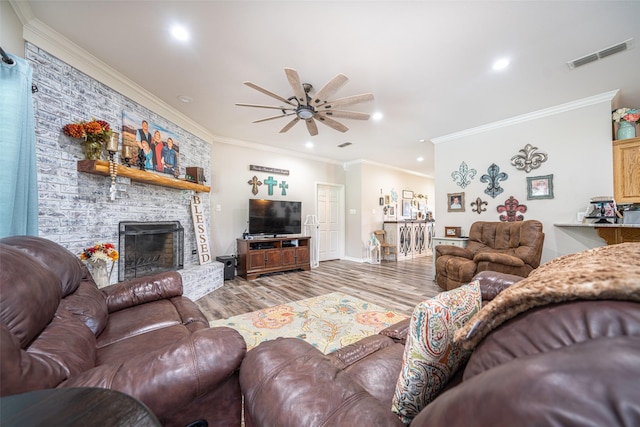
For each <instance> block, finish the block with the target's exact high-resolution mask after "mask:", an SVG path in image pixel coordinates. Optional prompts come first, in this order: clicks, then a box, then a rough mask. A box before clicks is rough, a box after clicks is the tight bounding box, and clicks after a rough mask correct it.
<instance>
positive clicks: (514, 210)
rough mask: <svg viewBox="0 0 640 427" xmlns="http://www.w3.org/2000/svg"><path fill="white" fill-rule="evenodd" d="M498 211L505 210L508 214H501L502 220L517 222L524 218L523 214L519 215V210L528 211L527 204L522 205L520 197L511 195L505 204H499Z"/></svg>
mask: <svg viewBox="0 0 640 427" xmlns="http://www.w3.org/2000/svg"><path fill="white" fill-rule="evenodd" d="M497 209H498V212H505V213H506V215H500V221H502V222H516V221H522V220H524V217H523V216H522V215H518V212H522V213H525V212H526V211H527V206H526V205H521V204H520V202H518V199H516V198H514V197H513V196H510V197H509V198H508V199H507V200H506V201H505V202H504V205H500V206H498V208H497Z"/></svg>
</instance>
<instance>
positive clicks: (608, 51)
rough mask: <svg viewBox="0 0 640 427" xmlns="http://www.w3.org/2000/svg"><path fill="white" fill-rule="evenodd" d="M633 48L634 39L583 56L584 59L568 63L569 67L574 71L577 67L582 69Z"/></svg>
mask: <svg viewBox="0 0 640 427" xmlns="http://www.w3.org/2000/svg"><path fill="white" fill-rule="evenodd" d="M632 47H633V39H629V40H625V41H623V42H622V43H618V44H616V45H613V46H609V47H608V48H605V49H602V50H600V51H598V52H594V53H590V54H589V55H586V56H583V57H582V58H578V59H574V60H573V61H569V62H567V65H568V66H569V68H571V69H572V70H574V69H576V68H577V67H581V66H583V65H585V64H588V63H590V62H594V61H597V60H598V59H603V58H606V57H607V56H611V55H613V54H614V53H618V52H624V51H625V50H629V49H631V48H632Z"/></svg>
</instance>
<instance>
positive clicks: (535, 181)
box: [527, 175, 553, 200]
mask: <svg viewBox="0 0 640 427" xmlns="http://www.w3.org/2000/svg"><path fill="white" fill-rule="evenodd" d="M536 199H553V175H544V176H532V177H527V200H536Z"/></svg>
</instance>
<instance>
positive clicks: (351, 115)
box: [318, 109, 371, 120]
mask: <svg viewBox="0 0 640 427" xmlns="http://www.w3.org/2000/svg"><path fill="white" fill-rule="evenodd" d="M318 114H319V115H321V116H324V117H327V116H328V117H340V118H343V119H354V120H369V117H371V115H370V114H367V113H359V112H357V111H342V110H331V109H330V110H321V111H319V112H318Z"/></svg>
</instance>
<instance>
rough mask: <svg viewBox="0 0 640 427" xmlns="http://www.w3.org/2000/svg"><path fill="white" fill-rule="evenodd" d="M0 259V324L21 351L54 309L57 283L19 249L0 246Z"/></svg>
mask: <svg viewBox="0 0 640 427" xmlns="http://www.w3.org/2000/svg"><path fill="white" fill-rule="evenodd" d="M0 256H1V257H2V268H0V321H1V322H2V323H3V324H5V325H6V326H7V328H8V329H9V331H11V333H12V334H13V335H14V336H15V337H16V338H17V339H18V341H19V342H20V347H21V348H25V347H26V346H27V345H28V344H29V343H30V342H31V341H32V340H33V339H34V338H35V337H36V336H37V335H38V334H39V333H40V332H41V331H42V330H43V329H44V328H45V326H47V324H48V323H49V321H51V318H52V317H53V315H54V314H55V312H56V310H57V309H58V304H59V303H60V298H61V296H62V291H61V286H60V279H59V278H58V277H56V275H55V274H54V273H53V272H52V271H51V270H49V269H48V268H47V267H46V266H45V265H44V264H42V263H41V262H39V261H37V260H35V259H34V258H31V257H28V256H25V254H24V252H22V251H21V250H20V249H17V248H14V247H12V246H8V245H5V244H2V243H0ZM26 272H28V273H29V274H25V273H26Z"/></svg>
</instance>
